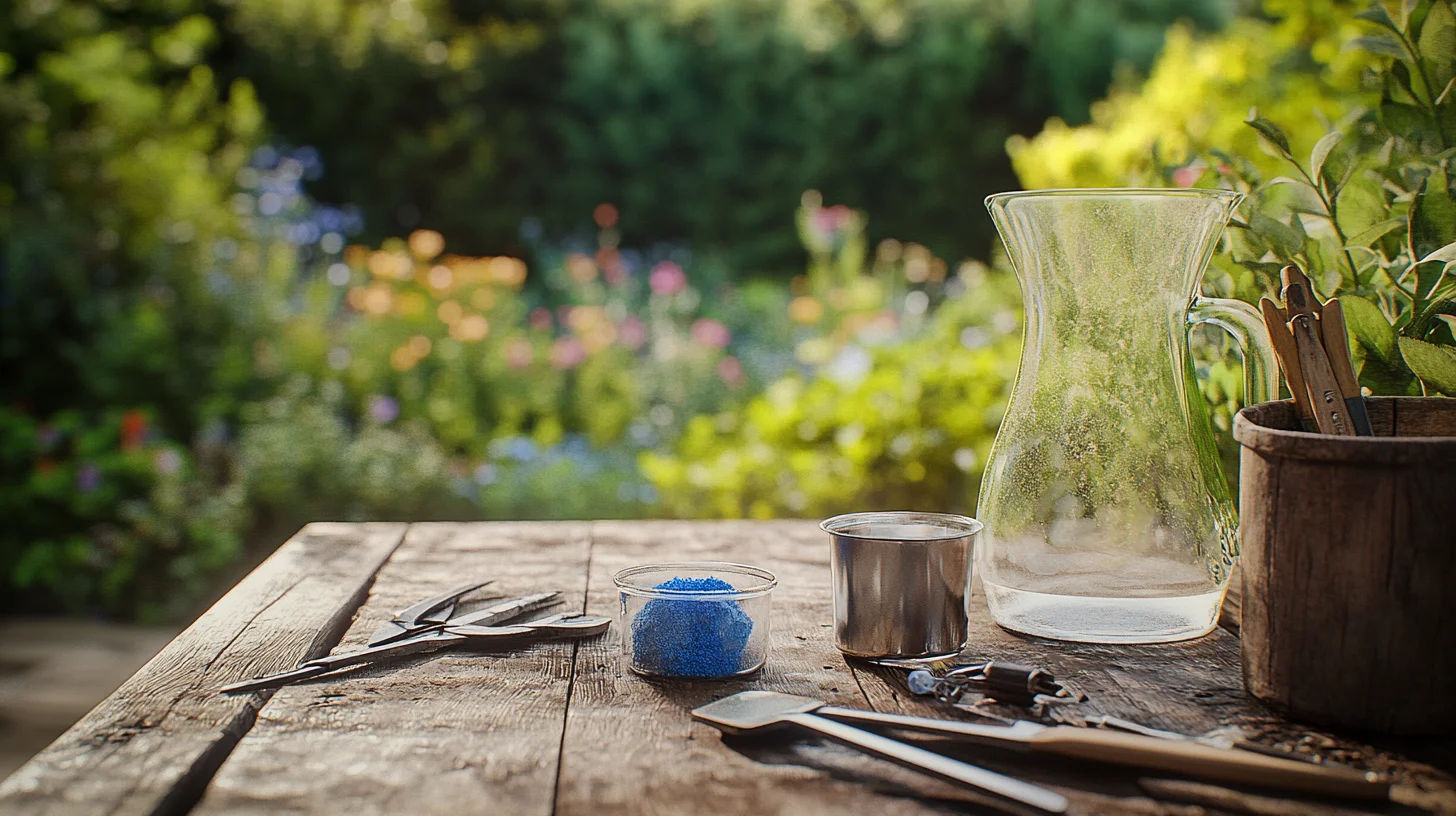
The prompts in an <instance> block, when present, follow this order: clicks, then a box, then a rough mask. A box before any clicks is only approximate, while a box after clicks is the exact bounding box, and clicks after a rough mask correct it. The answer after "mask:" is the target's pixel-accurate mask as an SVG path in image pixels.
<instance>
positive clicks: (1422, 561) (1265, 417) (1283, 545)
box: [1234, 397, 1456, 735]
mask: <svg viewBox="0 0 1456 816" xmlns="http://www.w3.org/2000/svg"><path fill="white" fill-rule="evenodd" d="M1366 403H1367V405H1368V407H1369V411H1370V421H1371V424H1372V425H1373V426H1374V429H1375V434H1376V435H1375V436H1374V437H1337V436H1322V435H1319V434H1310V433H1301V432H1299V431H1297V430H1293V429H1295V428H1297V427H1298V420H1297V418H1296V416H1295V412H1294V404H1293V403H1292V402H1289V401H1283V402H1266V403H1264V404H1262V405H1253V406H1250V407H1248V408H1246V409H1244V410H1242V411H1240V412H1239V414H1238V417H1237V418H1236V419H1235V421H1234V438H1235V439H1237V440H1238V441H1239V444H1240V445H1242V446H1243V450H1242V451H1241V460H1240V487H1239V499H1240V526H1239V533H1240V539H1241V548H1242V557H1241V559H1240V565H1241V566H1240V569H1241V571H1242V573H1243V576H1244V593H1243V621H1242V624H1241V629H1240V636H1241V638H1242V640H1243V667H1244V686H1245V688H1247V689H1248V691H1249V693H1250V694H1253V695H1254V696H1255V697H1258V698H1259V699H1260V700H1263V701H1265V702H1266V703H1269V704H1271V705H1273V706H1275V707H1276V708H1279V709H1282V710H1283V711H1285V712H1288V714H1289V715H1290V716H1292V717H1295V718H1297V719H1304V720H1307V721H1310V722H1314V723H1319V724H1322V725H1330V726H1337V727H1345V728H1351V729H1356V730H1361V731H1368V732H1378V733H1383V734H1403V735H1418V734H1450V733H1452V732H1453V731H1456V399H1444V398H1440V397H1432V398H1424V397H1388V398H1387V397H1373V398H1370V399H1367V400H1366Z"/></svg>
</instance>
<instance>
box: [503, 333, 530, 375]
mask: <svg viewBox="0 0 1456 816" xmlns="http://www.w3.org/2000/svg"><path fill="white" fill-rule="evenodd" d="M534 357H535V354H534V352H533V351H532V349H531V344H530V343H528V342H526V341H525V340H522V339H521V338H519V337H515V338H512V339H511V340H510V342H508V343H506V365H508V366H510V367H511V368H514V369H516V370H517V371H519V370H521V369H523V368H526V367H527V366H529V365H531V360H532V358H534Z"/></svg>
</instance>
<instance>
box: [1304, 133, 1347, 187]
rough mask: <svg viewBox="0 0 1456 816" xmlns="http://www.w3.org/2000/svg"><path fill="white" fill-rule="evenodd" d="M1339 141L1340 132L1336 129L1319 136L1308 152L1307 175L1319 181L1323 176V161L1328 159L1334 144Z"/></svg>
mask: <svg viewBox="0 0 1456 816" xmlns="http://www.w3.org/2000/svg"><path fill="white" fill-rule="evenodd" d="M1339 142H1340V134H1339V132H1338V131H1336V132H1334V133H1326V134H1325V135H1324V136H1321V137H1320V140H1319V141H1318V142H1315V143H1314V149H1313V150H1311V151H1310V152H1309V175H1310V177H1311V178H1313V179H1314V180H1315V181H1319V179H1320V178H1322V177H1323V176H1322V175H1321V174H1323V173H1324V171H1325V161H1326V160H1328V159H1329V157H1330V151H1331V150H1334V149H1335V145H1337V144H1339Z"/></svg>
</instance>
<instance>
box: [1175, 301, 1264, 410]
mask: <svg viewBox="0 0 1456 816" xmlns="http://www.w3.org/2000/svg"><path fill="white" fill-rule="evenodd" d="M1203 323H1209V324H1212V325H1214V326H1218V327H1219V328H1221V329H1223V330H1224V331H1226V332H1228V333H1229V334H1232V335H1233V336H1234V339H1235V340H1237V341H1238V343H1239V349H1240V350H1241V351H1242V352H1243V354H1244V401H1245V402H1246V403H1247V404H1248V405H1257V404H1259V403H1261V402H1269V401H1270V400H1272V399H1276V398H1277V397H1278V395H1279V380H1278V376H1279V375H1278V371H1279V364H1278V362H1276V361H1275V358H1274V346H1273V344H1271V343H1270V342H1269V332H1268V331H1267V330H1266V329H1265V328H1264V318H1263V316H1262V315H1260V314H1259V311H1258V310H1257V309H1255V308H1254V307H1253V306H1250V305H1249V304H1247V303H1245V302H1243V301H1242V300H1231V299H1229V298H1206V297H1200V298H1194V300H1193V306H1192V307H1191V308H1189V310H1188V325H1190V326H1197V325H1200V324H1203Z"/></svg>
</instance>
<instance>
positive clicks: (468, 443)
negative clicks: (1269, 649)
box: [0, 0, 1456, 623]
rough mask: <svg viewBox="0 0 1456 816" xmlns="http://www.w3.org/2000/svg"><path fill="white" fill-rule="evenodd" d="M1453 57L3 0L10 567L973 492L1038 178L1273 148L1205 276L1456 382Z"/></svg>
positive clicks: (1291, 37) (1433, 37)
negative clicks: (318, 531)
mask: <svg viewBox="0 0 1456 816" xmlns="http://www.w3.org/2000/svg"><path fill="white" fill-rule="evenodd" d="M1453 74H1456V17H1453V15H1452V10H1451V5H1450V3H1448V2H1446V0H1411V1H1409V2H1396V0H1392V2H1390V3H1388V4H1387V5H1386V6H1379V5H1377V6H1374V7H1370V8H1367V7H1366V6H1365V5H1364V4H1355V3H1346V2H1336V0H1263V2H1259V1H1258V0H1019V1H1018V0H776V1H772V2H771V1H770V0H11V1H10V2H7V3H6V4H4V9H3V10H0V321H3V323H0V361H3V375H0V388H3V391H4V393H3V399H0V465H3V485H0V581H3V582H4V589H3V592H0V612H6V613H27V614H37V613H44V614H57V613H64V614H70V615H78V616H87V617H91V618H104V619H109V620H119V621H140V622H152V623H155V622H174V623H175V622H179V621H185V620H188V619H190V617H191V616H193V615H195V614H196V613H197V612H198V611H200V608H201V606H202V605H205V603H207V602H208V601H209V600H210V599H211V598H213V597H216V595H217V594H218V593H220V592H221V591H222V590H223V589H224V588H226V586H228V585H230V584H231V583H232V582H233V581H235V580H236V579H237V578H238V577H239V576H240V575H241V574H243V573H244V572H245V571H246V570H247V569H249V568H250V567H251V566H252V565H254V564H256V563H257V562H258V561H259V560H260V559H261V558H263V557H266V555H267V554H268V553H269V552H270V551H271V550H272V549H273V548H275V547H276V546H277V545H279V544H280V543H281V542H282V541H283V540H285V539H286V538H287V536H288V535H290V534H291V533H292V532H294V531H295V530H296V529H297V528H298V527H299V526H301V525H302V524H304V523H306V522H308V521H311V520H320V519H335V520H364V519H399V520H410V519H500V518H558V517H559V518H594V517H598V518H604V517H698V516H713V517H774V516H804V517H814V516H823V515H828V514H833V513H837V512H842V511H845V510H850V509H877V508H904V509H912V508H920V509H935V510H945V511H962V512H969V511H973V510H974V506H975V495H976V489H977V485H978V483H979V480H980V475H981V472H980V469H981V463H982V462H983V461H984V460H985V458H986V454H987V452H988V450H989V447H990V444H991V441H992V438H993V436H994V434H995V431H996V428H997V425H998V422H999V420H1000V414H1001V411H1002V408H1003V405H1004V402H1005V400H1006V397H1007V395H1008V392H1009V388H1010V383H1011V381H1012V379H1013V378H1014V376H1015V370H1016V364H1017V354H1018V349H1019V344H1020V323H1021V309H1020V299H1019V294H1018V288H1017V284H1016V281H1015V278H1014V277H1013V276H1012V274H1011V273H1010V271H1009V270H1008V269H1007V268H1006V263H1005V261H1004V259H1003V256H1002V255H1001V253H1000V247H999V242H998V241H997V240H996V238H995V235H994V230H993V229H992V225H991V222H990V220H989V218H988V217H987V216H986V214H985V210H984V208H983V206H982V203H981V199H982V198H983V197H984V196H985V195H986V194H988V193H992V192H998V191H1003V190H1009V189H1017V188H1021V187H1026V188H1037V187H1062V186H1089V185H1127V184H1134V185H1143V186H1221V187H1228V188H1233V189H1238V190H1242V191H1245V192H1248V193H1249V194H1250V195H1249V198H1248V200H1247V202H1246V203H1245V205H1244V206H1243V207H1242V208H1241V210H1240V213H1239V215H1238V220H1237V221H1236V223H1235V226H1234V228H1233V229H1231V230H1230V233H1229V238H1228V240H1227V241H1226V242H1225V246H1224V248H1223V250H1222V251H1221V253H1220V255H1219V257H1218V258H1217V259H1216V260H1215V262H1214V265H1213V267H1212V268H1211V270H1210V272H1209V274H1208V275H1207V277H1206V281H1205V291H1206V292H1208V293H1210V294H1217V295H1222V296H1235V297H1240V298H1243V299H1246V300H1250V301H1257V299H1258V297H1259V296H1260V295H1263V294H1266V293H1268V292H1270V291H1272V289H1273V286H1274V282H1276V281H1277V271H1278V268H1279V266H1280V265H1282V264H1283V263H1285V262H1290V261H1298V262H1300V263H1301V264H1302V265H1304V266H1305V267H1306V268H1308V269H1309V270H1310V273H1311V275H1312V276H1313V277H1314V279H1315V282H1316V286H1317V288H1319V289H1320V290H1321V291H1320V295H1321V297H1330V296H1334V295H1339V296H1341V297H1342V298H1345V299H1347V300H1346V308H1345V311H1346V313H1347V314H1348V315H1350V320H1351V324H1352V331H1353V332H1354V334H1355V340H1356V348H1355V353H1356V357H1357V361H1358V363H1357V364H1358V365H1359V366H1360V367H1361V376H1362V381H1363V382H1364V384H1365V385H1367V386H1369V387H1370V388H1371V389H1372V391H1374V392H1376V393H1433V394H1434V393H1448V394H1450V393H1456V373H1453V372H1456V354H1453V353H1452V350H1451V344H1452V337H1451V326H1452V324H1453V323H1456V318H1453V317H1452V313H1453V312H1456V308H1453V306H1452V300H1451V298H1452V296H1453V293H1456V283H1453V277H1456V276H1453V275H1452V274H1451V273H1452V263H1451V262H1452V261H1456V249H1453V245H1452V242H1453V241H1456V201H1453V199H1452V196H1451V186H1450V185H1451V182H1450V177H1449V174H1448V165H1449V162H1450V159H1451V157H1452V155H1453V151H1452V147H1453V146H1456V91H1453V87H1452V82H1453V80H1452V76H1453ZM1251 122H1252V124H1250V123H1251ZM1331 134H1333V135H1331ZM1200 339H1201V342H1200V344H1199V346H1198V348H1199V368H1200V373H1201V374H1203V375H1204V377H1205V385H1206V396H1207V397H1208V404H1209V407H1210V411H1211V414H1212V416H1213V418H1214V421H1215V423H1216V424H1217V425H1218V426H1219V427H1220V428H1221V429H1223V430H1224V431H1225V432H1226V431H1227V429H1228V426H1229V419H1230V416H1231V411H1232V410H1233V408H1234V407H1235V406H1236V405H1237V404H1238V401H1239V400H1240V395H1241V392H1242V385H1241V373H1240V368H1239V362H1238V359H1237V356H1236V355H1232V356H1231V355H1230V353H1229V351H1230V350H1229V348H1228V347H1227V346H1228V345H1229V343H1228V342H1227V340H1226V339H1224V338H1220V337H1215V336H1212V335H1209V336H1206V337H1201V338H1200ZM1225 441H1226V442H1227V440H1225ZM1226 448H1227V450H1228V451H1230V452H1231V451H1232V446H1231V445H1226ZM1232 461H1233V460H1232V459H1230V463H1231V465H1232ZM1234 475H1235V474H1234V468H1232V466H1231V467H1230V476H1231V477H1233V476H1234Z"/></svg>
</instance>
